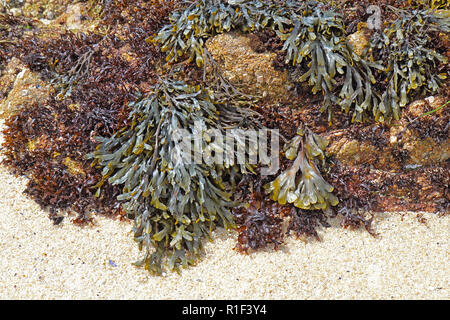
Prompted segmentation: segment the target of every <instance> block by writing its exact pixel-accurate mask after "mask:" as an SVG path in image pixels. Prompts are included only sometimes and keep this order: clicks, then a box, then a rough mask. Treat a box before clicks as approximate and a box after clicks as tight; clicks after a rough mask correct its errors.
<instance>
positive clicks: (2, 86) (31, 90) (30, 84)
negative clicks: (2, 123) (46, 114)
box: [0, 58, 52, 118]
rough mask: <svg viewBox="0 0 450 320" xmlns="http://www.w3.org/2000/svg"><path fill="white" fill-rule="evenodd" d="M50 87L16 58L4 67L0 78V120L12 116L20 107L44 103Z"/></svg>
mask: <svg viewBox="0 0 450 320" xmlns="http://www.w3.org/2000/svg"><path fill="white" fill-rule="evenodd" d="M49 90H52V89H51V87H50V86H49V85H48V84H47V83H45V82H44V81H42V80H41V79H40V78H39V75H38V74H36V73H34V72H31V71H30V70H29V69H28V68H27V67H25V66H24V65H22V64H21V63H20V61H19V60H18V59H16V58H13V59H11V61H10V62H9V63H8V65H7V66H6V69H5V71H4V72H3V75H2V77H1V78H0V93H1V95H0V99H1V100H0V118H6V117H8V116H10V115H11V114H13V113H14V112H15V111H16V110H18V108H20V107H21V106H25V105H26V106H30V105H33V104H35V103H42V102H44V101H45V100H46V99H47V97H48V95H49V92H50V91H49Z"/></svg>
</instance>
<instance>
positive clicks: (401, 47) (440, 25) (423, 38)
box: [370, 9, 450, 121]
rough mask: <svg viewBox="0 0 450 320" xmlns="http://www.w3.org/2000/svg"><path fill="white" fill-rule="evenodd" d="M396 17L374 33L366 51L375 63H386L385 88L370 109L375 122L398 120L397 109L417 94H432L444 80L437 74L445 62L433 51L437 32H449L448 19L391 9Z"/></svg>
mask: <svg viewBox="0 0 450 320" xmlns="http://www.w3.org/2000/svg"><path fill="white" fill-rule="evenodd" d="M393 10H395V11H396V13H398V15H399V17H398V19H396V20H395V21H394V22H392V23H391V24H390V25H389V26H388V27H386V28H385V29H384V30H383V31H378V32H375V33H374V35H373V36H372V38H371V40H370V47H371V49H372V51H373V53H374V55H376V56H377V57H378V58H379V59H382V60H383V61H385V62H386V64H387V65H386V67H385V74H383V81H384V83H385V84H386V85H385V88H384V90H383V92H382V94H381V101H380V102H379V104H378V106H377V107H376V108H374V110H373V114H374V116H375V119H376V120H377V121H384V119H386V118H388V117H389V116H390V115H393V117H394V118H395V119H397V120H398V119H399V117H400V108H402V107H404V106H406V105H407V104H408V103H409V102H411V101H412V99H413V98H414V97H416V96H417V95H418V94H425V93H436V92H437V91H438V90H439V88H440V87H441V86H442V84H443V80H444V79H446V78H447V72H440V73H439V70H440V64H441V63H442V64H443V65H446V63H447V58H446V57H445V56H444V55H443V54H440V53H439V52H437V51H436V50H435V49H434V48H433V43H432V42H433V40H434V38H435V37H437V34H438V32H439V31H441V32H448V31H449V30H450V19H449V18H448V17H445V16H441V15H439V14H437V13H434V12H432V11H429V10H413V11H412V12H409V11H405V10H400V9H393Z"/></svg>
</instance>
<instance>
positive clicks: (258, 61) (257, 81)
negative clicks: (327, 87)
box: [206, 32, 293, 101]
mask: <svg viewBox="0 0 450 320" xmlns="http://www.w3.org/2000/svg"><path fill="white" fill-rule="evenodd" d="M251 41H252V38H251V37H250V36H248V35H245V34H240V33H235V32H232V33H225V34H220V35H218V36H215V37H213V38H211V39H209V40H208V41H207V42H206V48H207V49H208V51H209V52H210V53H211V55H212V56H213V58H214V60H215V61H216V62H217V63H219V65H220V67H221V68H222V71H223V74H224V76H225V78H226V79H227V80H229V81H230V82H231V83H232V84H233V85H235V86H237V87H239V88H240V89H241V90H242V91H244V92H245V93H247V94H254V95H258V96H262V97H264V98H267V99H271V100H272V101H273V100H278V99H280V98H284V97H286V95H288V91H289V89H291V88H292V87H293V84H292V83H291V82H290V81H289V78H288V73H287V71H283V72H282V71H278V70H275V68H274V67H273V65H272V63H273V60H274V59H275V57H276V53H274V52H263V53H256V52H255V51H254V50H253V49H252V47H251Z"/></svg>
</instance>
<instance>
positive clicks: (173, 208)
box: [90, 80, 251, 274]
mask: <svg viewBox="0 0 450 320" xmlns="http://www.w3.org/2000/svg"><path fill="white" fill-rule="evenodd" d="M130 107H131V108H132V111H131V113H130V122H129V125H128V126H126V127H124V128H123V129H121V130H120V131H118V132H117V133H115V134H114V135H113V136H112V137H111V138H97V141H99V142H100V144H99V146H98V147H97V150H96V151H95V152H94V153H93V154H91V155H90V157H91V158H93V159H94V162H93V164H94V165H97V166H99V167H101V168H103V171H102V176H103V179H102V180H101V181H100V183H99V184H98V185H97V186H99V187H100V186H102V185H103V183H104V182H105V181H106V180H107V181H108V182H109V183H111V184H112V185H123V190H122V191H123V192H122V194H121V195H119V197H118V199H119V200H124V201H125V203H124V205H123V208H124V209H125V210H126V212H127V213H128V215H129V216H130V217H132V218H134V220H135V224H134V229H133V230H134V232H135V240H136V241H137V242H138V244H139V248H140V249H142V248H144V249H145V254H144V257H143V259H142V260H141V261H139V262H137V263H136V264H137V265H142V264H144V265H145V268H146V269H148V270H150V271H152V272H154V273H157V274H160V273H161V272H162V270H163V269H162V265H163V264H165V261H164V258H168V262H167V266H168V267H169V269H171V270H173V269H175V270H178V269H179V267H180V266H187V265H190V264H194V263H195V261H196V259H197V258H198V256H199V254H200V253H201V248H202V240H203V239H204V238H205V237H208V236H209V233H210V232H211V231H212V230H213V229H214V228H215V226H216V225H220V226H224V227H225V228H227V229H230V228H233V227H234V225H235V224H234V221H233V217H232V215H231V212H230V208H231V207H233V206H234V204H235V203H234V202H233V201H232V197H231V196H232V194H231V193H230V192H229V191H230V190H231V188H232V186H233V181H235V180H236V179H237V177H238V175H239V174H240V173H241V172H242V173H244V172H247V170H251V166H250V165H249V164H240V165H233V163H232V161H225V162H223V163H221V162H218V161H208V159H204V160H205V161H202V159H201V158H200V159H198V160H195V161H194V160H193V159H192V158H191V156H193V157H194V158H195V156H199V155H200V156H202V155H201V152H202V150H203V151H206V152H207V154H210V155H212V154H213V153H215V152H217V154H218V153H220V152H221V151H222V150H223V145H222V144H221V143H220V142H219V140H218V136H216V135H215V134H214V132H216V134H223V135H224V134H225V129H224V128H225V127H226V128H232V127H237V123H236V122H235V120H232V119H238V121H239V122H240V120H242V118H243V117H244V116H245V114H244V112H245V110H244V109H240V108H238V107H230V106H228V105H227V104H221V103H217V102H215V100H214V96H213V94H212V93H211V92H210V91H208V90H207V89H203V88H201V87H199V86H197V87H193V86H189V85H187V84H185V83H184V82H177V81H172V80H162V82H160V83H158V84H157V85H156V86H155V87H154V89H153V93H152V94H151V95H149V96H147V97H143V98H141V99H138V100H137V101H135V102H133V103H131V104H130ZM227 119H230V120H227ZM239 122H238V123H239ZM213 136H214V137H216V138H213ZM186 138H188V140H185V139H186ZM236 141H237V144H238V145H237V149H242V148H243V147H245V143H246V141H245V140H240V139H236ZM187 150H192V152H191V151H189V152H187V153H186V151H187ZM203 156H204V155H203ZM233 159H234V154H233ZM99 192H100V189H99Z"/></svg>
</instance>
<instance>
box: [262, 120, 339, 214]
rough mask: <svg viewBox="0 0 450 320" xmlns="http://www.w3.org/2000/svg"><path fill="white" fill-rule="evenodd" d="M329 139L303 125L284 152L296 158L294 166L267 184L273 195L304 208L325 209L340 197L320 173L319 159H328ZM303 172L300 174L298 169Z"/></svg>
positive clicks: (279, 199)
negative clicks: (326, 150)
mask: <svg viewBox="0 0 450 320" xmlns="http://www.w3.org/2000/svg"><path fill="white" fill-rule="evenodd" d="M327 145H328V142H327V140H326V139H324V138H322V137H320V136H319V135H317V134H314V133H313V132H312V131H311V130H310V129H309V128H308V127H304V128H303V127H301V128H300V129H299V131H298V133H297V136H296V137H294V138H293V139H292V140H291V142H290V143H289V144H288V145H287V146H286V147H285V156H286V158H288V159H289V160H294V159H295V160H294V162H293V163H292V166H291V167H290V168H289V169H288V170H286V171H284V172H282V173H281V174H280V175H279V176H278V177H277V178H276V179H275V180H274V181H272V182H270V183H268V184H266V185H265V186H264V188H265V189H266V192H268V193H269V194H270V196H271V199H272V200H274V201H278V202H279V203H280V204H282V205H284V204H286V203H292V204H294V206H296V207H297V208H301V209H304V210H325V209H328V208H330V207H331V206H335V205H336V204H337V203H338V202H339V201H338V199H337V198H336V196H334V195H333V194H332V192H333V189H334V188H333V187H332V186H331V185H330V184H328V183H327V182H326V181H325V180H324V179H323V177H322V176H321V174H320V171H319V168H318V166H317V162H318V161H319V160H321V161H322V163H324V161H325V154H324V151H325V148H326V146H327ZM299 171H300V172H301V176H300V177H299V178H297V173H298V172H299Z"/></svg>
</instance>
